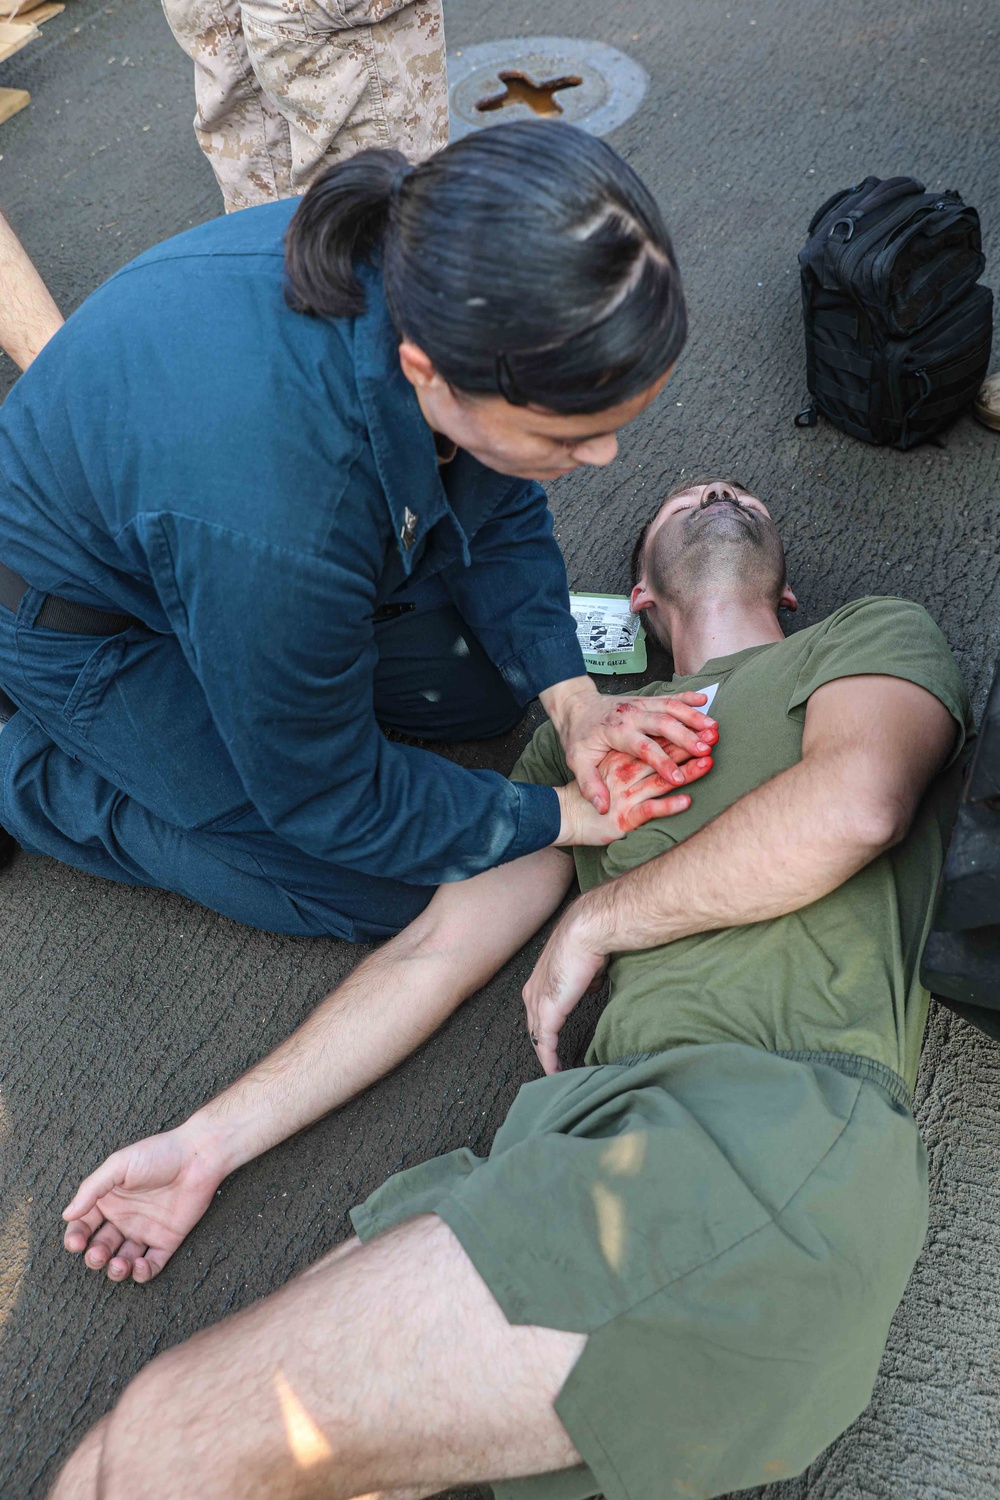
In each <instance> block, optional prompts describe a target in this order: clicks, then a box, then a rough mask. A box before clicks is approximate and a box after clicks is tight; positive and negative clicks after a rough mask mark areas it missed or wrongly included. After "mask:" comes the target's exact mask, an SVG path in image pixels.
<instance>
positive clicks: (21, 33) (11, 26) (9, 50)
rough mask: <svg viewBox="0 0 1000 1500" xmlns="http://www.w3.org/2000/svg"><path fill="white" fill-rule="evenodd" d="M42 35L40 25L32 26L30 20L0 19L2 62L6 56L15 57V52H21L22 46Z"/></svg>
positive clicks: (0, 57) (0, 60)
mask: <svg viewBox="0 0 1000 1500" xmlns="http://www.w3.org/2000/svg"><path fill="white" fill-rule="evenodd" d="M40 35H41V32H40V31H39V30H38V27H37V26H32V25H31V24H30V22H21V21H0V62H3V60H4V58H5V57H13V56H14V53H15V52H20V50H21V48H22V47H24V46H27V44H28V42H33V41H34V39H35V37H36V36H40Z"/></svg>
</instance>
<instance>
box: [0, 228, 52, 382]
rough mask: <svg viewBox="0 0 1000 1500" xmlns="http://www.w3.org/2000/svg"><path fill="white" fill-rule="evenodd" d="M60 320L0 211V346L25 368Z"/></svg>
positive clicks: (43, 285)
mask: <svg viewBox="0 0 1000 1500" xmlns="http://www.w3.org/2000/svg"><path fill="white" fill-rule="evenodd" d="M62 321H63V320H62V314H61V313H60V311H59V309H58V307H56V305H55V303H54V302H53V300H52V298H51V297H50V295H49V293H48V290H47V288H46V286H45V283H44V282H43V280H42V278H41V277H40V276H39V274H38V272H37V271H36V270H35V267H34V266H33V265H32V263H31V261H30V259H29V258H28V254H27V251H26V250H25V249H24V246H23V245H22V244H21V242H20V240H19V239H18V238H17V235H16V234H15V233H14V231H13V229H11V227H10V225H9V224H8V223H7V221H6V219H5V218H4V217H3V215H2V214H0V346H2V347H3V349H4V351H5V352H6V353H7V354H9V355H10V357H11V359H12V360H13V361H14V363H15V364H16V365H18V366H19V367H20V368H21V369H22V370H26V369H27V368H28V366H29V365H30V364H31V361H32V360H33V359H34V357H35V355H36V354H37V353H38V351H39V350H40V349H41V348H42V347H43V345H45V344H47V343H48V341H49V339H50V338H51V337H52V335H53V334H54V333H55V332H56V331H57V330H58V329H59V328H61V327H62Z"/></svg>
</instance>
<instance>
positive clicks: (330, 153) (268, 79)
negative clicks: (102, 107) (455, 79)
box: [163, 0, 448, 212]
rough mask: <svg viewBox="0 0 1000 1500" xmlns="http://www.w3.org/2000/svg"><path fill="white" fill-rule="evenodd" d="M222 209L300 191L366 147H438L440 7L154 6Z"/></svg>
mask: <svg viewBox="0 0 1000 1500" xmlns="http://www.w3.org/2000/svg"><path fill="white" fill-rule="evenodd" d="M163 9H164V12H165V14H166V17H167V21H168V22H169V24H170V29H171V30H172V31H173V33H174V36H175V37H176V38H177V41H178V42H179V43H180V45H181V46H182V47H183V49H184V51H185V52H186V53H187V54H188V56H189V57H190V58H191V59H192V60H193V62H194V65H195V100H196V104H197V113H196V114H195V121H194V128H195V134H196V136H197V138H198V142H199V144H200V146H201V148H202V150H203V151H204V153H205V155H206V156H207V157H208V160H209V162H210V163H211V165H212V169H213V171H214V172H215V175H216V178H217V180H218V183H219V186H220V188H221V189H222V196H223V198H224V200H225V206H226V211H227V212H229V211H231V210H232V209H236V208H246V207H247V206H248V205H250V204H253V203H267V202H269V201H271V200H272V199H274V198H287V197H290V196H293V195H294V194H297V193H301V192H304V191H305V189H306V188H307V187H308V186H309V184H310V182H312V180H313V178H314V177H317V176H318V175H319V173H320V172H322V171H325V169H326V168H327V167H329V166H332V165H333V163H334V162H337V161H341V160H342V159H343V158H344V157H347V156H351V155H353V154H354V153H355V152H356V151H361V150H364V149H365V148H366V147H369V146H392V147H394V148H395V149H396V150H399V151H402V152H404V154H405V155H406V156H408V157H409V158H410V160H411V161H418V160H421V159H422V158H423V157H425V156H429V155H430V154H431V152H432V151H437V150H438V149H439V148H440V147H441V146H443V145H445V144H446V142H447V139H448V88H447V75H446V72H445V41H444V20H443V16H442V9H441V0H324V3H320V0H242V3H241V0H163Z"/></svg>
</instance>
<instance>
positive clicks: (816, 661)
mask: <svg viewBox="0 0 1000 1500" xmlns="http://www.w3.org/2000/svg"><path fill="white" fill-rule="evenodd" d="M869 674H872V675H878V676H883V677H901V678H903V679H904V680H905V681H906V682H914V683H916V684H917V686H918V687H922V688H925V689H926V690H927V692H929V693H933V694H934V697H935V698H937V699H939V700H940V702H942V703H943V704H944V706H945V708H946V709H947V710H948V712H949V713H950V714H951V716H952V718H953V719H954V720H955V723H956V724H957V726H958V730H959V732H958V734H957V735H956V736H955V745H954V748H953V750H952V754H951V756H950V757H949V761H948V764H949V765H950V764H951V763H952V762H953V761H954V760H955V758H956V757H957V756H958V755H959V754H960V753H961V751H962V747H963V745H964V744H965V741H966V739H967V738H968V737H969V736H971V734H972V733H973V722H972V708H971V705H970V703H969V695H968V693H967V691H966V688H965V683H964V682H963V681H962V677H961V673H960V672H959V670H958V664H957V662H956V661H955V658H954V656H953V655H952V654H951V648H950V647H949V645H948V642H947V641H946V640H945V638H944V636H943V635H942V634H941V632H940V630H939V629H938V627H937V626H936V625H935V623H934V621H933V620H932V619H931V617H930V615H929V614H928V613H927V611H926V610H925V609H923V608H922V607H921V606H920V605H919V604H914V603H912V602H911V601H910V600H908V599H880V598H868V599H858V600H855V602H854V603H852V604H846V605H845V606H844V608H843V609H838V610H837V611H836V613H834V614H832V615H831V616H830V618H829V620H828V621H827V622H826V629H825V630H824V631H823V632H822V634H821V635H820V636H819V637H818V639H817V641H816V643H815V644H814V646H813V648H812V649H811V650H810V651H809V653H808V655H807V657H806V659H805V661H804V662H803V665H802V669H801V671H800V672H799V675H798V678H797V679H796V683H795V687H794V689H793V692H792V696H791V699H790V700H789V704H788V711H789V713H791V712H792V711H793V710H794V709H796V708H800V707H802V705H803V704H805V703H806V702H807V701H808V699H809V698H810V697H811V696H812V694H813V693H814V692H815V691H816V689H817V688H820V687H822V686H823V685H824V683H827V682H834V681H836V679H837V678H840V677H864V676H868V675H869Z"/></svg>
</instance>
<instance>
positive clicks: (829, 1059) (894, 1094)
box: [609, 1043, 913, 1113]
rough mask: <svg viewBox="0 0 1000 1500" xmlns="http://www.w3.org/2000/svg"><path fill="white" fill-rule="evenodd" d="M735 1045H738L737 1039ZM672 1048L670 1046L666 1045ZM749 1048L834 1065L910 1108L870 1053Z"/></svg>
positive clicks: (900, 1084)
mask: <svg viewBox="0 0 1000 1500" xmlns="http://www.w3.org/2000/svg"><path fill="white" fill-rule="evenodd" d="M737 1045H740V1044H739V1043H737ZM666 1050H667V1051H672V1050H673V1049H672V1048H668V1049H666ZM750 1050H751V1051H753V1052H757V1051H762V1052H763V1051H768V1052H770V1055H771V1056H772V1057H786V1058H788V1060H789V1062H800V1063H806V1064H807V1065H809V1064H813V1063H819V1064H820V1066H821V1067H826V1068H836V1069H837V1071H838V1072H839V1073H846V1074H847V1076H848V1077H849V1078H860V1079H861V1081H862V1082H863V1083H874V1084H875V1086H876V1088H880V1089H881V1090H882V1092H883V1093H885V1094H888V1096H889V1098H890V1099H891V1100H892V1102H893V1104H901V1105H902V1106H903V1108H904V1109H907V1110H909V1111H910V1112H911V1113H912V1111H913V1096H912V1094H911V1093H910V1090H909V1088H908V1087H907V1084H906V1082H905V1080H904V1079H902V1078H900V1076H899V1074H898V1073H897V1072H896V1071H895V1069H893V1068H890V1067H888V1066H887V1065H886V1064H885V1063H880V1062H876V1060H875V1058H874V1057H862V1056H861V1054H860V1053H857V1052H785V1051H782V1050H781V1049H780V1048H778V1047H775V1048H774V1049H773V1050H772V1049H770V1048H763V1047H761V1048H757V1047H752V1048H751V1049H750ZM665 1055H666V1054H665V1052H663V1051H659V1052H632V1053H630V1054H629V1055H628V1056H627V1057H616V1058H613V1059H610V1060H609V1066H610V1067H613V1068H632V1067H635V1065H636V1064H637V1063H644V1062H649V1061H650V1059H651V1058H654V1057H663V1056H665Z"/></svg>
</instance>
